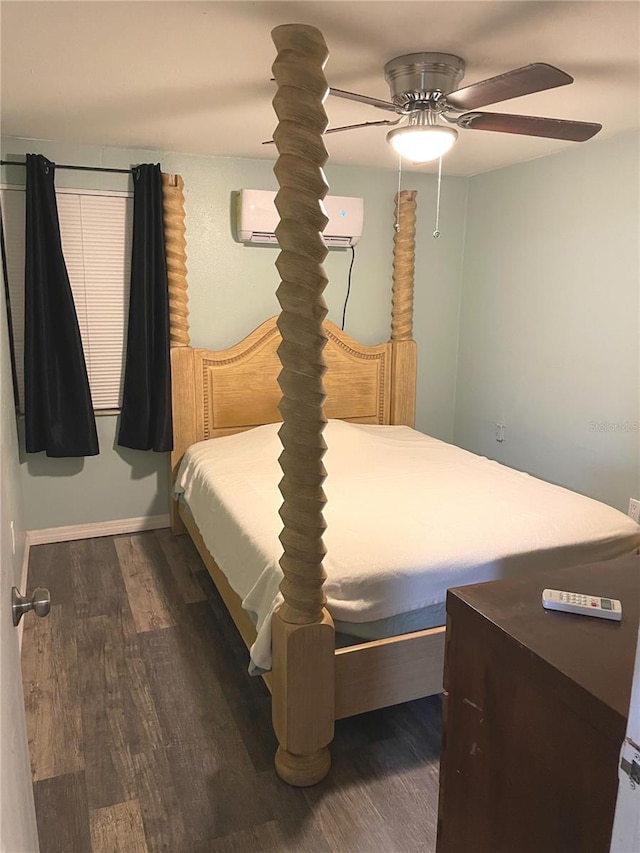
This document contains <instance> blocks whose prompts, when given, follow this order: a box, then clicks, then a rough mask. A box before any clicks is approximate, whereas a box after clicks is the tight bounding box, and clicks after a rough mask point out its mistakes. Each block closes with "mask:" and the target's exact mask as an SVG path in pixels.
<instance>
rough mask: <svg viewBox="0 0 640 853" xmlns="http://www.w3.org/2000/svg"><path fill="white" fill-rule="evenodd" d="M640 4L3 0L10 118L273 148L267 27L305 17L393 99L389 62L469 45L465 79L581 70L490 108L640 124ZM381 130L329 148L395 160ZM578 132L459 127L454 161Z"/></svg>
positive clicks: (334, 56) (164, 143) (22, 128)
mask: <svg viewBox="0 0 640 853" xmlns="http://www.w3.org/2000/svg"><path fill="white" fill-rule="evenodd" d="M639 13H640V4H638V3H637V2H635V0H633V2H627V0H604V2H590V0H568V2H554V0H542V1H541V2H528V0H515V1H514V0H498V1H497V2H495V0H487V2H484V0H476V2H467V0H445V2H421V0H413V2H404V0H394V2H385V0H378V1H377V2H370V0H362V2H352V0H324V2H295V0H291V2H269V0H265V2H260V1H259V0H258V2H248V0H239V2H205V0H202V2H186V1H185V2H176V0H166V2H165V0H141V1H140V2H101V0H83V2H59V1H57V0H52V2H27V0H22V2H13V0H3V2H2V3H1V4H0V14H1V26H2V102H1V104H2V112H1V120H2V132H3V133H4V134H7V135H12V136H22V137H30V138H36V139H52V140H58V141H64V142H74V143H92V144H98V145H116V146H124V147H132V148H149V149H160V150H165V151H178V152H185V153H194V154H207V155H221V156H232V157H258V158H266V159H275V156H276V153H275V149H274V148H273V147H272V146H269V147H265V146H262V145H261V144H260V143H261V141H262V140H264V139H268V138H270V136H271V133H272V130H273V127H274V124H275V120H274V114H273V110H272V108H271V103H270V102H271V98H272V97H273V93H274V88H273V86H274V84H272V83H270V82H269V78H270V76H271V74H270V66H271V63H272V62H273V59H274V55H275V51H274V47H273V44H272V41H271V37H270V31H271V29H272V28H273V27H274V26H277V25H278V24H283V23H296V22H297V23H308V24H313V25H315V26H317V27H319V28H320V29H321V30H322V32H323V34H324V37H325V40H326V42H327V45H328V47H329V50H330V58H329V62H328V64H327V68H326V75H327V79H328V81H329V84H330V85H332V86H335V87H337V88H343V89H349V90H351V91H356V92H361V93H364V94H368V95H373V96H375V97H378V98H382V99H385V100H388V98H389V90H388V87H387V84H386V83H385V80H384V77H383V73H382V67H383V65H384V63H385V62H387V61H388V60H389V59H391V58H393V57H395V56H398V55H400V54H403V53H412V52H417V51H424V50H437V51H445V52H449V53H455V54H458V55H459V56H462V57H463V58H464V59H465V60H466V62H467V75H466V76H465V79H464V84H466V85H468V84H469V83H473V82H475V81H476V80H481V79H484V78H486V77H491V76H493V75H495V74H500V73H502V72H504V71H507V70H509V69H512V68H517V67H519V66H522V65H526V64H528V63H530V62H548V63H551V64H552V65H556V66H558V67H559V68H561V69H563V70H564V71H566V72H568V73H569V74H571V75H572V76H573V77H575V83H574V84H573V85H571V86H566V87H562V88H560V89H555V90H552V91H548V92H542V93H538V94H536V95H529V96H527V97H524V98H519V99H516V100H513V101H510V102H507V103H505V104H503V105H498V106H495V107H494V106H491V107H489V108H488V109H490V110H491V111H494V112H498V111H502V112H513V113H522V114H532V115H543V116H553V117H556V118H569V119H577V120H580V121H599V122H601V123H602V124H603V126H604V129H603V130H602V131H601V134H600V137H603V136H605V135H606V136H609V135H613V134H614V133H617V132H619V131H621V130H624V129H628V128H631V127H637V126H638V124H639V118H638V113H639V104H640V76H639V56H640V48H639V45H640V37H639V23H638V22H639V17H640V15H639ZM326 107H327V112H328V115H329V120H330V124H331V125H334V126H338V125H342V124H351V123H354V122H359V121H374V120H377V119H381V118H388V117H389V114H388V113H384V112H381V111H379V110H376V109H374V108H372V107H368V106H364V105H361V104H356V103H352V102H347V101H343V100H339V99H337V98H329V99H328V100H327V104H326ZM385 133H386V128H366V129H363V130H357V131H352V132H348V133H342V134H335V135H330V136H328V137H327V147H328V149H329V154H330V160H331V162H334V163H343V164H358V165H363V166H377V167H383V168H390V169H394V168H397V163H396V160H395V159H394V155H393V153H392V151H391V148H390V147H389V146H388V145H387V143H386V141H385ZM577 144H584V145H589V144H590V143H589V142H586V143H571V142H560V141H555V140H543V139H534V138H529V137H525V136H514V135H507V134H496V133H487V132H480V131H475V132H474V131H471V130H469V131H461V132H460V138H459V140H458V142H457V144H456V146H455V147H454V149H453V151H452V152H450V153H449V154H448V155H447V156H446V158H445V160H444V169H445V170H446V172H448V173H449V174H460V175H470V174H476V173H478V172H483V171H487V170H491V169H495V168H498V167H500V166H504V165H508V164H510V163H515V162H521V161H524V160H529V159H531V158H534V157H540V156H543V155H545V154H548V153H551V152H553V151H558V150H560V149H562V148H566V147H570V146H573V145H577ZM414 168H417V169H419V170H421V171H433V169H434V168H435V166H434V165H433V164H429V165H427V166H421V167H414Z"/></svg>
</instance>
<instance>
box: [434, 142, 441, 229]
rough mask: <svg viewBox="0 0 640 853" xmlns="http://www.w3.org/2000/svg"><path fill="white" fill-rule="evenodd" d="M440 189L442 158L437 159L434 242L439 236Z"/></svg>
mask: <svg viewBox="0 0 640 853" xmlns="http://www.w3.org/2000/svg"><path fill="white" fill-rule="evenodd" d="M441 187H442V157H439V158H438V194H437V196H436V227H435V231H434V232H433V237H434V239H435V240H437V239H438V237H439V236H440V188H441Z"/></svg>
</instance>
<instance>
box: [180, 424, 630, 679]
mask: <svg viewBox="0 0 640 853" xmlns="http://www.w3.org/2000/svg"><path fill="white" fill-rule="evenodd" d="M278 428H279V424H268V425H266V426H261V427H256V428H255V429H252V430H248V431H247V432H243V433H239V434H237V435H232V436H228V437H224V438H216V439H212V440H210V441H204V442H200V443H198V444H195V445H193V446H192V447H190V448H189V450H188V451H187V453H186V454H185V457H184V459H183V461H182V464H181V466H180V470H179V472H178V477H177V479H176V486H175V494H176V497H180V498H182V499H183V500H184V501H185V502H186V504H187V506H188V508H189V510H190V511H191V513H192V514H193V517H194V519H195V521H196V523H197V525H198V528H199V530H200V532H201V534H202V538H203V539H204V542H205V544H206V546H207V548H208V549H209V551H210V552H211V554H212V555H213V557H214V559H215V560H216V563H217V564H218V566H219V568H220V569H221V570H222V571H223V572H224V574H225V575H226V576H227V578H228V580H229V583H230V584H231V587H232V588H233V589H234V590H235V592H236V593H237V594H238V595H239V596H240V597H241V598H242V602H243V607H244V608H245V609H246V610H247V611H249V613H250V614H252V615H253V618H254V621H255V623H256V628H257V632H258V637H257V640H256V642H255V644H254V646H253V647H252V649H251V659H252V663H253V666H254V667H255V668H256V669H258V670H268V669H269V668H270V666H271V632H270V625H271V616H272V614H273V612H274V610H275V609H276V608H277V607H278V606H279V604H280V603H281V601H282V597H281V595H280V592H279V590H278V586H279V584H280V581H281V579H282V572H281V570H280V567H279V563H278V561H279V558H280V556H281V553H282V547H281V545H280V542H279V539H278V535H279V533H280V531H281V529H282V522H281V520H280V517H279V515H278V509H279V507H280V504H281V503H282V498H281V496H280V492H279V491H278V483H279V481H280V478H281V471H280V467H279V465H278V461H277V460H278V456H279V454H280V451H281V449H282V448H281V445H280V440H279V438H278V435H277V431H278ZM325 439H326V443H327V447H328V450H327V454H326V456H325V466H326V469H327V474H328V477H327V480H326V484H325V492H326V495H327V506H326V510H325V519H326V522H327V530H326V534H325V540H324V541H325V545H326V548H327V556H326V558H325V569H326V572H327V580H326V583H325V591H326V595H327V606H328V609H329V611H330V613H331V614H332V615H333V617H334V619H337V620H341V621H343V622H350V623H358V622H370V621H373V620H377V619H384V618H387V617H391V616H395V615H397V614H401V613H408V612H410V611H413V610H417V609H420V608H424V607H427V606H429V605H434V604H438V603H442V602H443V601H444V599H445V597H446V591H447V588H449V587H452V586H460V585H463V584H469V583H478V582H481V581H488V580H494V579H497V578H501V577H505V576H507V575H509V574H511V573H513V572H515V571H519V570H522V569H525V568H528V567H531V568H538V569H543V568H553V567H559V566H565V565H572V564H573V565H575V564H578V563H580V562H591V561H595V560H605V559H610V558H613V557H616V556H620V555H622V554H626V553H631V552H632V551H633V550H635V549H636V548H638V547H639V546H640V527H638V525H637V524H635V522H633V521H632V520H631V519H630V518H628V517H627V516H626V515H624V514H623V513H622V512H619V511H618V510H616V509H613V508H612V507H609V506H607V505H605V504H602V503H600V502H598V501H595V500H592V499H591V498H587V497H584V496H582V495H579V494H576V493H574V492H571V491H568V490H567V489H564V488H561V487H559V486H554V485H551V484H550V483H546V482H544V481H542V480H538V479H536V478H535V477H531V476H529V475H528V474H525V473H522V472H520V471H515V470H513V469H511V468H507V467H505V466H504V465H500V464H499V463H497V462H493V461H490V460H488V459H486V458H484V457H480V456H476V455H474V454H472V453H469V452H467V451H465V450H462V449H460V448H458V447H455V446H453V445H450V444H446V443H445V442H442V441H439V440H437V439H434V438H430V437H429V436H426V435H423V434H421V433H418V432H416V431H415V430H412V429H410V428H408V427H402V426H368V425H361V424H350V423H346V422H344V421H329V423H328V424H327V427H326V430H325Z"/></svg>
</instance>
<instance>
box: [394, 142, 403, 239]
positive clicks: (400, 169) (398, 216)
mask: <svg viewBox="0 0 640 853" xmlns="http://www.w3.org/2000/svg"><path fill="white" fill-rule="evenodd" d="M401 188H402V157H401V156H400V157H398V204H397V205H396V222H395V225H394V226H393V229H394V231H395V232H396V234H397V233H398V231H399V230H400V190H401Z"/></svg>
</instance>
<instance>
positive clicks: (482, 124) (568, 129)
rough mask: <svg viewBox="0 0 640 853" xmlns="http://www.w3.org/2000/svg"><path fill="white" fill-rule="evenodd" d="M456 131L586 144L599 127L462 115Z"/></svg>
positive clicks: (550, 120) (586, 123)
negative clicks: (492, 133) (512, 134)
mask: <svg viewBox="0 0 640 853" xmlns="http://www.w3.org/2000/svg"><path fill="white" fill-rule="evenodd" d="M457 124H458V126H459V127H463V128H467V129H470V130H493V131H496V132H497V133H520V134H522V135H523V136H542V137H545V138H546V139H568V140H570V141H571V142H586V141H587V139H591V137H592V136H595V135H596V133H598V131H600V130H602V125H601V124H596V123H595V122H590V121H566V120H564V119H559V118H542V117H539V116H514V115H506V114H505V113H476V112H473V113H465V114H464V115H462V116H460V118H459V119H458V121H457Z"/></svg>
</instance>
